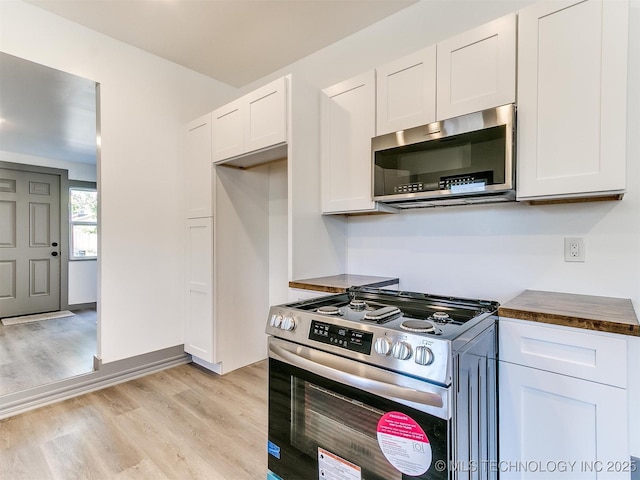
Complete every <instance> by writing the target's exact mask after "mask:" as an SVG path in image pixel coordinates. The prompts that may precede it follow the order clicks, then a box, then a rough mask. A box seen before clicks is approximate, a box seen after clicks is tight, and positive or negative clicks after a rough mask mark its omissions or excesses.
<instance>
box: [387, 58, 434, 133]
mask: <svg viewBox="0 0 640 480" xmlns="http://www.w3.org/2000/svg"><path fill="white" fill-rule="evenodd" d="M376 84H377V88H376V90H377V91H376V106H377V110H378V111H377V119H376V135H384V134H385V133H391V132H397V131H398V130H405V129H407V128H411V127H416V126H418V125H424V124H426V123H431V122H435V120H436V47H435V45H433V46H431V47H428V48H425V49H423V50H420V51H418V52H416V53H414V54H412V55H407V56H406V57H403V58H400V59H398V60H395V61H393V62H390V63H387V64H385V65H382V66H381V67H378V68H376Z"/></svg>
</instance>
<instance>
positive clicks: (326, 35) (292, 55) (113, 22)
mask: <svg viewBox="0 0 640 480" xmlns="http://www.w3.org/2000/svg"><path fill="white" fill-rule="evenodd" d="M26 1H27V2H28V3H31V4H33V5H36V6H38V7H41V8H44V9H46V10H48V11H50V12H52V13H55V14H56V15H60V16H62V17H65V18H68V19H69V20H72V21H74V22H77V23H79V24H81V25H84V26H86V27H89V28H91V29H93V30H96V31H98V32H101V33H104V34H105V35H108V36H110V37H113V38H116V39H118V40H121V41H123V42H125V43H128V44H130V45H133V46H135V47H138V48H140V49H142V50H146V51H147V52H150V53H153V54H155V55H158V56H160V57H163V58H166V59H168V60H171V61H172V62H175V63H177V64H179V65H183V66H185V67H187V68H190V69H192V70H195V71H197V72H200V73H203V74H204V75H207V76H209V77H211V78H215V79H216V80H219V81H221V82H224V83H226V84H229V85H231V86H234V87H242V86H244V85H246V84H248V83H251V82H253V81H255V80H258V79H260V78H262V77H264V76H265V75H267V74H269V73H272V72H274V71H276V70H278V69H280V68H282V67H285V66H287V65H289V64H291V63H293V62H295V61H296V60H299V59H301V58H303V57H306V56H307V55H309V54H311V53H313V52H316V51H318V50H320V49H322V48H324V47H326V46H328V45H331V44H332V43H335V42H337V41H338V40H341V39H343V38H345V37H347V36H349V35H351V34H353V33H355V32H357V31H359V30H362V29H364V28H365V27H367V26H369V25H371V24H373V23H376V22H378V21H379V20H382V19H383V18H385V17H388V16H389V15H391V14H393V13H395V12H397V11H399V10H401V9H403V8H405V7H407V6H409V5H411V4H413V3H415V2H416V1H417V0H26Z"/></svg>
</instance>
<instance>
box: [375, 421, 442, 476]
mask: <svg viewBox="0 0 640 480" xmlns="http://www.w3.org/2000/svg"><path fill="white" fill-rule="evenodd" d="M377 437H378V445H379V446H380V450H382V453H383V454H384V456H385V458H386V459H387V460H388V461H389V463H390V464H391V465H393V466H394V467H395V468H396V469H397V470H399V471H400V472H402V473H404V474H405V475H410V476H418V475H422V474H423V473H424V472H426V471H427V470H429V467H430V466H431V458H432V454H431V445H430V444H429V439H428V438H427V435H426V434H425V433H424V430H423V429H422V427H420V425H419V424H418V422H416V421H415V420H414V419H413V418H411V417H410V416H408V415H405V414H404V413H401V412H387V413H385V414H384V415H383V416H382V417H381V418H380V420H379V421H378V427H377Z"/></svg>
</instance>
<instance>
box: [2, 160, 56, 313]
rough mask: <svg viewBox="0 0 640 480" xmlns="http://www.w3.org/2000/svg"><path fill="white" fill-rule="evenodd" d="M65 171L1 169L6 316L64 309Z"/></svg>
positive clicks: (3, 281)
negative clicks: (62, 211)
mask: <svg viewBox="0 0 640 480" xmlns="http://www.w3.org/2000/svg"><path fill="white" fill-rule="evenodd" d="M60 240H61V239H60V176H59V175H51V174H45V173H33V172H23V171H18V170H10V169H0V317H11V316H18V315H28V314H32V313H42V312H51V311H56V310H60V272H61V257H62V255H61V248H60V243H61V242H60Z"/></svg>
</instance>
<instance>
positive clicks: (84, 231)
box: [69, 187, 98, 260]
mask: <svg viewBox="0 0 640 480" xmlns="http://www.w3.org/2000/svg"><path fill="white" fill-rule="evenodd" d="M69 236H70V237H71V241H70V242H69V246H70V252H69V259H70V260H82V259H94V258H97V257H98V192H97V191H96V189H95V188H84V187H82V188H81V187H71V188H69Z"/></svg>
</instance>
